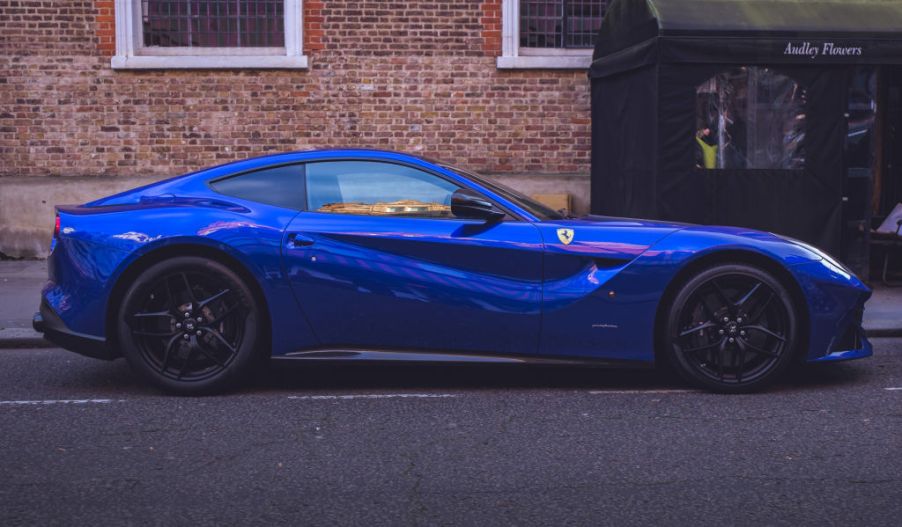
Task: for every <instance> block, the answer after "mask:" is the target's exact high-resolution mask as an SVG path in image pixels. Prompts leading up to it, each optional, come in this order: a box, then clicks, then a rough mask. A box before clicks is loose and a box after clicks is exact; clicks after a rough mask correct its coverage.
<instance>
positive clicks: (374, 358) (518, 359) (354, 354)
mask: <svg viewBox="0 0 902 527" xmlns="http://www.w3.org/2000/svg"><path fill="white" fill-rule="evenodd" d="M273 359H277V360H292V361H298V360H301V361H308V362H414V363H425V362H446V363H482V364H545V365H561V366H577V365H579V366H592V367H598V368H628V369H649V368H653V367H654V363H652V362H645V361H625V360H606V359H587V358H583V357H547V356H534V355H492V354H481V355H477V354H470V353H448V352H423V351H406V350H364V349H343V348H341V349H317V350H306V351H295V352H292V353H286V354H285V355H279V356H275V357H273Z"/></svg>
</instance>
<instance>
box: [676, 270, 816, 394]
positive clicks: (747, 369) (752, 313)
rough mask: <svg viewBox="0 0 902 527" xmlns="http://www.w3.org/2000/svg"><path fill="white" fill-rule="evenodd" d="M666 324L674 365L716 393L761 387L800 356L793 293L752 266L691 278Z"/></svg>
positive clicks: (766, 273)
mask: <svg viewBox="0 0 902 527" xmlns="http://www.w3.org/2000/svg"><path fill="white" fill-rule="evenodd" d="M667 321H668V324H667V351H668V353H669V355H670V359H671V362H672V363H673V364H674V366H675V367H676V368H677V370H678V371H679V372H680V373H681V374H682V375H683V377H685V378H686V379H687V380H689V381H691V382H693V383H695V384H698V385H701V386H703V387H706V388H709V389H712V390H714V391H719V392H732V393H740V392H750V391H754V390H757V389H760V388H762V387H764V386H765V385H767V384H768V383H770V382H772V381H774V380H775V379H776V378H778V377H779V376H780V374H781V373H783V372H784V371H785V370H786V368H787V367H788V366H789V365H790V364H791V362H792V358H793V354H794V353H795V352H796V349H795V348H796V346H795V339H796V334H797V331H798V329H797V328H798V316H797V314H796V312H795V307H794V305H793V302H792V299H791V297H790V295H789V292H788V291H787V290H786V288H785V287H784V286H783V285H782V284H781V283H780V281H779V280H777V279H776V278H775V277H774V276H772V275H771V274H770V273H768V272H766V271H764V270H762V269H759V268H756V267H752V266H749V265H744V264H729V265H719V266H716V267H711V268H709V269H706V270H704V271H702V272H701V273H699V274H697V275H696V276H694V277H693V278H691V279H690V280H689V281H688V282H687V283H686V284H685V285H684V286H683V288H682V289H681V290H680V292H679V293H678V294H677V295H676V298H675V299H674V301H673V303H672V305H671V306H670V310H669V313H668V319H667Z"/></svg>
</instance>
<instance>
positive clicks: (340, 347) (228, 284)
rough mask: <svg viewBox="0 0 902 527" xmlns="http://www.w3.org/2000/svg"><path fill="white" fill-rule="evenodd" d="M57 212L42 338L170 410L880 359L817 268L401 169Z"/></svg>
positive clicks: (839, 276) (856, 302) (347, 168)
mask: <svg viewBox="0 0 902 527" xmlns="http://www.w3.org/2000/svg"><path fill="white" fill-rule="evenodd" d="M57 210H58V214H57V218H56V229H55V232H54V236H53V242H52V253H51V256H50V264H49V275H50V276H49V281H48V283H47V285H46V287H44V289H43V292H42V297H41V306H40V313H38V314H36V315H35V318H34V327H35V329H37V330H38V331H42V332H43V333H44V335H45V336H46V338H48V339H50V340H51V341H53V342H55V343H57V344H59V345H60V346H62V347H65V348H68V349H70V350H73V351H76V352H79V353H82V354H84V355H88V356H91V357H97V358H102V359H115V358H117V357H120V356H123V357H125V359H126V360H127V361H128V362H129V364H130V365H131V366H132V367H133V368H134V370H136V371H137V372H139V373H140V374H141V375H142V376H143V377H145V378H146V379H147V380H148V381H150V382H152V383H154V384H155V385H157V386H159V387H161V388H163V389H165V390H168V391H171V392H176V393H183V394H195V393H210V392H216V391H222V390H224V389H228V388H230V387H234V386H235V385H236V384H237V383H239V382H240V381H241V379H242V378H244V377H245V375H246V374H247V373H248V372H249V371H250V370H251V369H252V368H253V367H254V366H255V364H259V363H261V362H263V360H264V359H268V358H277V359H291V360H300V361H323V360H328V361H360V360H377V361H453V362H499V363H530V362H533V363H561V364H568V363H569V364H587V365H593V364H594V365H603V366H627V367H651V366H653V365H654V364H655V363H656V362H666V363H669V364H671V365H672V367H673V368H674V369H675V370H676V371H677V372H679V373H680V374H681V375H682V376H683V377H685V378H686V379H687V380H689V381H690V382H692V383H695V384H697V385H700V386H703V387H706V388H708V389H711V390H715V391H720V392H745V391H751V390H755V389H759V388H761V387H762V386H764V385H765V384H767V383H769V382H771V381H773V380H774V379H775V378H777V377H779V376H780V375H781V374H782V373H783V372H785V371H786V370H787V368H788V367H789V366H790V365H791V364H792V363H793V362H806V361H807V362H827V361H838V360H846V359H856V358H861V357H866V356H868V355H870V354H871V345H870V343H869V342H868V341H867V339H866V338H865V337H864V334H863V332H862V329H861V317H862V312H863V308H864V303H865V301H866V300H867V299H868V297H869V296H870V290H869V289H868V288H867V287H866V286H865V285H864V284H863V283H862V282H861V281H859V279H858V278H856V277H855V276H854V275H853V274H852V273H851V272H850V271H849V270H848V269H847V268H846V267H844V266H843V265H842V264H841V263H839V262H837V261H836V260H834V259H833V258H831V257H830V256H829V255H827V254H824V253H823V252H821V251H820V250H818V249H816V248H814V247H811V246H809V245H806V244H804V243H801V242H798V241H795V240H791V239H786V238H782V237H780V236H776V235H773V234H769V233H766V232H758V231H752V230H748V229H742V228H732V227H701V226H693V225H685V224H677V223H667V222H659V221H644V220H634V219H624V218H611V217H601V216H589V217H585V218H579V219H574V218H570V217H566V216H564V215H562V214H561V213H559V212H556V211H554V210H550V209H549V208H547V207H545V206H543V205H541V204H539V203H537V202H535V201H533V200H531V199H530V198H528V197H526V196H522V195H520V194H519V193H517V192H515V191H513V190H511V189H509V188H505V187H503V186H501V185H499V184H497V183H495V182H493V181H491V180H488V179H485V178H483V177H481V176H479V175H477V174H474V173H472V172H469V171H467V170H463V169H460V168H456V167H454V166H451V165H447V164H444V163H440V162H436V161H431V160H426V159H422V158H419V157H415V156H411V155H406V154H400V153H393V152H383V151H372V150H324V151H311V152H298V153H288V154H280V155H272V156H266V157H260V158H256V159H249V160H245V161H239V162H235V163H231V164H227V165H223V166H218V167H214V168H210V169H206V170H201V171H199V172H195V173H191V174H186V175H183V176H180V177H176V178H174V179H170V180H167V181H163V182H160V183H156V184H152V185H148V186H145V187H142V188H137V189H134V190H131V191H127V192H124V193H121V194H117V195H115V196H111V197H108V198H104V199H100V200H98V201H94V202H91V203H87V204H85V205H80V206H60V207H58V208H57Z"/></svg>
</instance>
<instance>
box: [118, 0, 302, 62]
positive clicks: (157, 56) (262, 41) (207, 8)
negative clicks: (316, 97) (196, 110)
mask: <svg viewBox="0 0 902 527" xmlns="http://www.w3.org/2000/svg"><path fill="white" fill-rule="evenodd" d="M301 3H302V0H116V4H115V5H116V56H115V57H113V60H112V67H113V68H114V69H167V68H200V69H208V68H231V69H234V68H306V67H307V57H305V56H303V55H302V54H301V42H302V39H301V25H302V24H301V7H302V6H301Z"/></svg>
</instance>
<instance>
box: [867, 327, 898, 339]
mask: <svg viewBox="0 0 902 527" xmlns="http://www.w3.org/2000/svg"><path fill="white" fill-rule="evenodd" d="M864 334H865V336H867V337H868V338H872V339H876V338H886V337H902V328H879V329H866V330H864Z"/></svg>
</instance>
